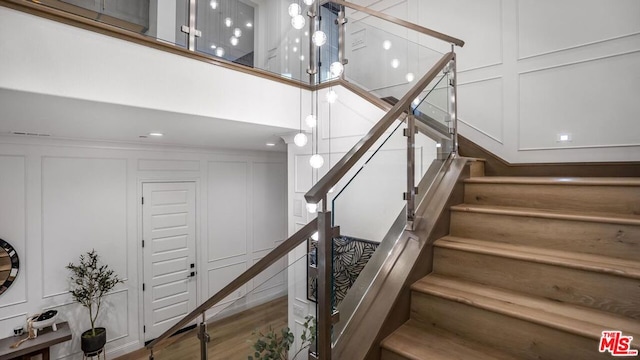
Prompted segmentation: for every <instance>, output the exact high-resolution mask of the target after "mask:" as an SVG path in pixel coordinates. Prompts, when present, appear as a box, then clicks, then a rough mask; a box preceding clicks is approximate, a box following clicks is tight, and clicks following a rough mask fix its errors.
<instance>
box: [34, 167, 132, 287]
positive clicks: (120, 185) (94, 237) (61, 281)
mask: <svg viewBox="0 0 640 360" xmlns="http://www.w3.org/2000/svg"><path fill="white" fill-rule="evenodd" d="M42 207H43V208H42V248H41V249H42V271H43V273H42V278H43V279H45V278H46V279H48V281H43V283H42V292H43V294H44V295H43V296H44V297H45V298H47V297H52V296H55V295H59V294H64V293H66V292H67V291H68V283H67V281H66V280H67V278H68V270H67V269H65V266H66V265H67V264H69V262H75V263H77V262H78V257H79V256H80V254H83V253H86V252H87V251H90V250H92V249H95V250H97V252H98V254H99V255H100V257H101V259H102V261H104V263H106V264H109V266H110V267H111V268H112V269H113V270H114V271H115V272H116V273H118V274H119V275H120V276H121V277H123V278H126V277H127V276H128V271H127V270H128V269H127V264H128V261H127V259H128V256H129V255H128V251H127V243H128V242H127V240H128V239H127V222H128V219H127V214H128V212H127V160H125V159H103V158H80V157H77V158H72V157H43V159H42ZM45 274H46V275H45Z"/></svg>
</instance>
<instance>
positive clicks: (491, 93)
mask: <svg viewBox="0 0 640 360" xmlns="http://www.w3.org/2000/svg"><path fill="white" fill-rule="evenodd" d="M458 97H459V99H460V103H464V104H465V106H464V107H460V110H459V116H458V120H459V121H461V122H463V123H465V124H467V125H468V126H470V127H472V128H474V129H475V130H477V131H479V132H481V133H483V134H484V135H486V136H487V137H489V138H491V139H493V140H495V141H496V142H499V143H502V141H503V135H504V134H503V126H504V106H503V101H502V99H503V82H502V78H501V77H496V78H489V79H485V80H478V81H473V82H467V83H461V84H459V85H458Z"/></svg>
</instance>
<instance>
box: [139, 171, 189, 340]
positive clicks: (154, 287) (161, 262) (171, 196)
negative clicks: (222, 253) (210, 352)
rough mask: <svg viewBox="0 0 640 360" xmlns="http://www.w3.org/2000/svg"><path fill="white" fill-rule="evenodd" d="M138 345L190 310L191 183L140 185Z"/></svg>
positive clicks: (161, 331) (153, 337) (150, 338)
mask: <svg viewBox="0 0 640 360" xmlns="http://www.w3.org/2000/svg"><path fill="white" fill-rule="evenodd" d="M142 196H143V197H142V227H143V231H142V236H143V243H142V247H143V251H142V254H143V255H142V256H143V261H144V284H143V298H144V339H145V341H149V340H153V339H155V338H156V337H158V336H160V335H161V334H162V333H163V332H164V331H166V330H167V329H169V328H170V327H171V326H173V325H174V324H175V323H176V322H178V320H180V319H182V318H183V317H184V316H185V315H187V314H188V313H189V312H190V311H192V310H193V309H195V307H196V269H197V267H196V190H195V183H193V182H172V183H143V184H142Z"/></svg>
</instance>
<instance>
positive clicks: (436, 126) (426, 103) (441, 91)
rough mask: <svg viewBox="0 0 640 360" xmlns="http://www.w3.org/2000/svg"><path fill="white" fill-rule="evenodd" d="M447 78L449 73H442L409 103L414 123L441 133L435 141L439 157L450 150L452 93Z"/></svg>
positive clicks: (448, 78) (445, 155)
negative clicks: (439, 137)
mask: <svg viewBox="0 0 640 360" xmlns="http://www.w3.org/2000/svg"><path fill="white" fill-rule="evenodd" d="M449 80H450V73H449V72H447V73H442V74H441V75H439V76H438V77H436V78H435V79H434V80H433V81H432V82H431V84H429V86H428V87H427V89H426V91H424V92H422V93H421V94H420V96H418V97H417V98H416V99H415V100H414V101H413V103H412V104H411V105H412V112H413V115H414V116H415V119H416V123H417V124H419V125H420V124H423V125H425V126H426V127H428V128H430V129H433V130H436V131H437V133H439V134H441V135H442V137H441V139H440V140H438V141H437V146H438V152H439V153H440V158H443V157H447V156H448V155H449V154H450V153H451V151H452V148H451V140H452V139H453V135H452V126H453V125H452V124H451V118H452V116H451V114H452V107H451V105H452V104H451V102H452V93H451V87H450V86H449Z"/></svg>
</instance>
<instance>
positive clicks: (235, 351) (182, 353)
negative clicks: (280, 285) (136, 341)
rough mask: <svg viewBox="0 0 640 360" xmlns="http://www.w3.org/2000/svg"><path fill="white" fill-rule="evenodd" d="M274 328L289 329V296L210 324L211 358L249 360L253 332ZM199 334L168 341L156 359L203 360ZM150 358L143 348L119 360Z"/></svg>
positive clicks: (157, 352)
mask: <svg viewBox="0 0 640 360" xmlns="http://www.w3.org/2000/svg"><path fill="white" fill-rule="evenodd" d="M270 326H271V327H272V328H273V329H274V330H276V331H278V332H279V330H280V329H281V328H283V327H286V326H287V297H286V296H285V297H281V298H278V299H276V300H273V301H271V302H268V303H265V304H263V305H259V306H256V307H254V308H251V309H249V310H246V311H243V312H241V313H238V314H235V315H232V316H230V317H228V318H225V319H222V320H219V321H216V322H214V323H211V324H209V325H208V332H209V335H210V336H211V342H210V343H209V346H208V356H209V359H211V360H217V359H220V360H222V359H225V360H236V359H238V360H240V359H242V360H246V359H247V357H248V356H249V355H251V354H252V353H253V351H252V344H253V341H254V340H255V337H254V336H252V333H253V331H255V330H256V329H259V330H262V331H266V330H267V329H268V328H269V327H270ZM197 332H198V330H197V328H196V329H193V330H189V331H187V332H185V333H183V334H179V335H176V336H174V337H172V338H170V339H169V340H167V341H168V343H169V345H168V346H166V347H165V348H163V349H161V350H156V351H154V357H155V360H199V359H200V342H199V340H198V338H197ZM148 358H149V351H147V350H146V349H140V350H137V351H134V352H132V353H130V354H127V355H124V356H121V357H119V358H117V360H147V359H148Z"/></svg>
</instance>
